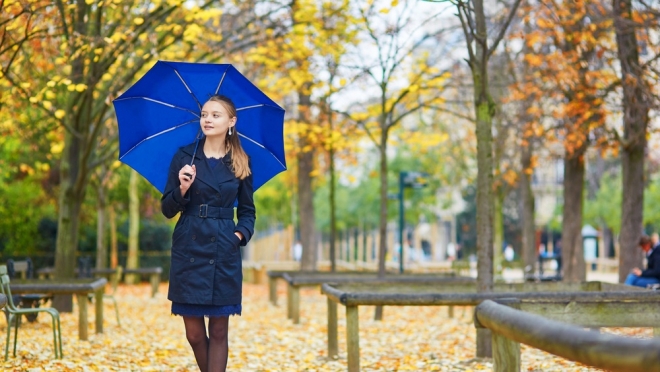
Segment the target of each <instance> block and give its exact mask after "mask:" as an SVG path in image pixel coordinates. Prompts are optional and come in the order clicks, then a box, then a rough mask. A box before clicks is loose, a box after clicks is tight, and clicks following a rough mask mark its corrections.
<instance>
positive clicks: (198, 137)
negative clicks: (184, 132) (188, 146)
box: [184, 129, 204, 178]
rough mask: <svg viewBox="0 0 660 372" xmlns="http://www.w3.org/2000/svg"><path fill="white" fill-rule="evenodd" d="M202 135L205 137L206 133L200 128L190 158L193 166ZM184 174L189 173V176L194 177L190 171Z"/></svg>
mask: <svg viewBox="0 0 660 372" xmlns="http://www.w3.org/2000/svg"><path fill="white" fill-rule="evenodd" d="M202 137H204V134H203V133H202V130H201V129H200V130H199V132H197V138H196V140H197V141H196V142H195V150H193V154H192V159H190V166H191V167H192V165H193V162H194V161H195V155H197V147H198V146H199V140H200V139H201V138H202ZM184 174H185V175H187V176H188V177H191V178H192V174H188V173H184Z"/></svg>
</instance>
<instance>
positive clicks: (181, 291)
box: [161, 95, 255, 372]
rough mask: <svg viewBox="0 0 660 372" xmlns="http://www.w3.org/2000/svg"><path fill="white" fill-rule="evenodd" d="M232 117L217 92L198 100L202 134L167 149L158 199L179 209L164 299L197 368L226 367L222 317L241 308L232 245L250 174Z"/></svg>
mask: <svg viewBox="0 0 660 372" xmlns="http://www.w3.org/2000/svg"><path fill="white" fill-rule="evenodd" d="M236 119H237V118H236V108H235V106H234V104H233V103H232V101H231V100H230V99H229V98H227V97H225V96H220V95H215V96H212V97H211V98H210V99H209V100H208V101H207V102H206V103H205V104H204V106H203V107H202V112H201V117H200V126H201V130H202V132H203V133H204V137H203V138H202V139H200V140H199V143H192V144H190V145H188V146H185V147H182V148H180V149H179V151H178V152H177V153H176V154H175V155H174V157H173V158H172V162H171V164H170V170H169V175H168V179H167V185H166V186H165V192H164V193H163V197H162V199H161V209H162V212H163V214H164V215H165V217H167V218H172V217H174V216H175V215H176V214H177V213H179V212H181V216H180V218H179V220H178V221H177V223H176V227H175V228H174V233H173V234H172V258H171V267H170V282H169V291H168V295H167V298H168V299H169V300H170V301H172V314H174V315H180V316H182V317H183V322H184V325H185V329H186V337H187V339H188V342H189V343H190V346H191V347H192V350H193V353H194V354H195V359H196V361H197V365H198V366H199V369H200V370H201V371H202V372H207V371H208V372H211V371H224V370H225V369H226V366H227V355H228V343H227V331H228V326H229V316H230V315H240V314H241V291H242V287H241V284H242V281H243V277H242V271H241V254H240V246H241V245H243V246H245V245H246V244H247V242H248V241H249V240H250V238H251V237H252V234H253V232H254V220H255V207H254V201H253V187H252V174H251V170H250V165H249V159H248V156H247V154H246V153H245V151H243V148H242V147H241V143H240V141H239V139H238V133H237V132H236V128H235V125H236ZM235 201H238V206H237V208H236V216H237V219H238V222H237V223H234V208H233V207H234V202H235ZM205 317H207V318H208V319H209V320H208V333H207V329H206V324H205Z"/></svg>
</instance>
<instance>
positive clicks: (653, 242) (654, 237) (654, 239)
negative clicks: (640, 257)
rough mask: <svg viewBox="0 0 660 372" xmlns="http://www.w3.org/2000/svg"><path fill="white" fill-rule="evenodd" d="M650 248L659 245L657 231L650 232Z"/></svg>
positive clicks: (659, 237) (659, 236)
mask: <svg viewBox="0 0 660 372" xmlns="http://www.w3.org/2000/svg"><path fill="white" fill-rule="evenodd" d="M651 247H652V248H651V249H656V248H658V247H660V235H658V233H653V234H651Z"/></svg>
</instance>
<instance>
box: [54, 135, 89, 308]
mask: <svg viewBox="0 0 660 372" xmlns="http://www.w3.org/2000/svg"><path fill="white" fill-rule="evenodd" d="M64 141H65V145H64V148H65V151H64V152H63V153H62V160H61V163H60V180H61V183H60V195H59V202H58V204H59V214H58V218H57V241H56V248H55V277H56V278H58V279H70V278H73V277H74V271H75V266H76V252H77V250H78V233H79V227H80V209H81V204H82V202H83V200H84V197H85V195H84V194H85V188H84V186H81V183H83V182H82V181H80V175H79V169H80V168H79V164H80V157H81V156H80V148H81V141H80V139H78V138H76V137H75V136H73V135H71V134H70V133H69V132H66V135H65V140H64ZM53 307H54V308H56V309H57V310H59V311H60V312H71V311H72V310H73V298H72V296H71V295H56V296H54V297H53Z"/></svg>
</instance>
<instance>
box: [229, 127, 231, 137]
mask: <svg viewBox="0 0 660 372" xmlns="http://www.w3.org/2000/svg"><path fill="white" fill-rule="evenodd" d="M229 135H230V136H231V127H229Z"/></svg>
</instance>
